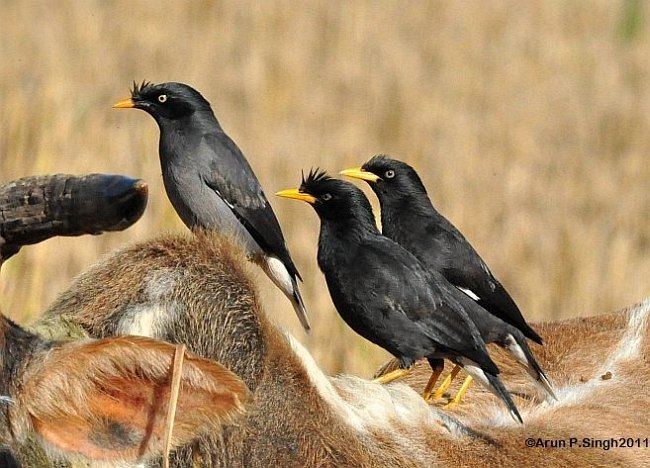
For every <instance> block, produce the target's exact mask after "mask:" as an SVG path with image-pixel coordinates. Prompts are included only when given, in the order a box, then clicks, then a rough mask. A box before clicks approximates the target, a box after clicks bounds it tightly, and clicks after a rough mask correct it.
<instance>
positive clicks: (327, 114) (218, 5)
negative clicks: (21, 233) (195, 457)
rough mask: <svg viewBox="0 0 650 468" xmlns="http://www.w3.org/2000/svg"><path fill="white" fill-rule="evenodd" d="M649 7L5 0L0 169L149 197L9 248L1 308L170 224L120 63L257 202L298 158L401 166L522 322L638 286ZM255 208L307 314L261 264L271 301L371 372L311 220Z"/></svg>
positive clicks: (638, 292) (28, 313) (321, 357)
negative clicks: (258, 189)
mask: <svg viewBox="0 0 650 468" xmlns="http://www.w3.org/2000/svg"><path fill="white" fill-rule="evenodd" d="M647 7H648V5H647V4H646V3H645V2H640V1H635V0H632V1H614V0H603V1H584V2H566V1H561V0H548V1H529V2H519V1H503V2H502V1H498V2H497V1H489V2H482V1H475V2H465V1H463V2H460V1H459V2H451V1H435V2H416V1H412V2H397V1H395V2H392V1H381V2H343V1H331V0H316V1H311V2H304V3H300V4H298V3H296V2H292V1H273V2H270V1H269V2H254V3H244V2H235V1H232V2H209V1H193V2H184V1H176V2H170V1H158V2H145V1H134V0H112V1H101V0H97V1H91V0H83V1H63V0H57V1H55V2H31V1H22V0H21V1H14V0H2V2H1V13H0V57H1V59H2V61H1V64H0V181H2V182H6V181H9V180H11V179H14V178H18V177H22V176H26V175H32V174H46V173H54V172H67V173H86V172H107V173H123V174H128V175H132V176H137V177H142V178H144V179H146V180H147V181H148V182H149V184H150V187H151V200H150V205H149V208H148V211H147V212H146V214H145V216H144V218H143V219H142V221H140V222H139V223H138V224H137V225H136V226H135V227H134V228H132V229H130V230H129V231H127V232H125V233H120V234H109V235H105V236H102V237H97V238H90V237H85V238H79V239H56V240H52V241H49V242H46V243H44V244H42V245H39V246H36V247H30V248H26V249H24V250H23V252H22V253H21V254H20V255H19V256H17V257H16V258H14V259H13V260H11V261H10V262H8V263H7V264H6V266H5V268H4V269H3V272H2V279H1V281H0V305H1V306H2V309H3V310H4V312H5V313H7V314H9V315H10V316H13V317H14V318H16V319H18V320H20V321H23V322H27V321H29V320H33V319H34V318H35V317H37V316H38V313H39V311H41V310H42V309H43V308H44V307H45V306H46V305H47V304H48V303H49V302H50V301H51V300H52V299H53V298H54V297H55V296H56V295H57V294H58V293H59V292H60V291H61V290H62V289H64V288H65V287H66V285H68V284H69V282H70V280H71V278H72V277H73V276H74V275H76V274H78V273H79V272H81V271H82V270H83V269H84V268H86V267H87V266H88V265H90V264H91V263H93V262H94V261H96V260H97V258H98V257H99V256H100V255H102V254H105V253H107V252H109V251H111V250H113V249H115V248H118V247H120V246H122V245H124V244H125V243H128V242H135V241H142V240H145V239H147V238H150V237H152V236H155V235H158V234H160V233H163V232H169V231H180V230H183V229H185V228H184V227H183V226H182V225H181V223H180V222H179V221H178V219H177V218H176V215H175V214H174V212H173V210H172V208H171V206H170V205H169V202H168V201H167V199H166V197H165V195H164V191H163V187H162V181H161V179H160V168H159V162H158V150H157V144H158V129H157V127H156V126H155V123H154V121H153V119H151V118H150V117H148V116H147V115H146V114H144V113H142V112H137V111H128V112H126V111H115V110H112V109H111V104H112V103H113V102H114V101H115V100H117V99H118V98H121V97H124V96H126V95H128V88H129V86H130V83H131V81H132V80H134V79H135V80H142V79H147V80H151V81H154V82H161V81H172V80H174V81H183V82H187V83H189V84H192V85H194V86H195V87H196V88H198V89H199V90H201V91H202V92H203V93H204V95H205V96H206V97H207V98H208V99H209V100H210V101H211V102H212V104H213V107H214V109H215V112H216V114H217V116H218V118H219V119H220V121H221V123H222V125H223V126H224V128H225V129H226V131H227V132H229V134H230V135H231V136H232V137H233V138H234V139H235V141H237V143H238V144H239V146H240V147H241V148H242V150H243V151H244V153H245V154H246V155H247V156H248V159H249V160H250V162H251V164H252V166H253V168H254V169H255V170H256V172H257V174H258V176H259V178H260V180H261V182H262V184H263V186H264V187H265V189H266V192H267V195H269V196H270V197H271V198H273V197H272V194H273V193H274V192H275V191H276V190H279V189H281V188H287V187H294V186H296V184H297V183H298V181H299V177H300V169H303V168H304V169H307V168H309V167H310V166H315V165H317V166H321V167H322V168H325V169H328V170H330V171H332V172H336V171H338V170H340V169H343V168H345V167H348V166H350V165H357V164H359V163H361V162H363V161H365V160H366V159H368V158H369V157H370V156H372V155H373V154H375V153H379V152H384V153H388V154H391V155H393V156H395V157H397V158H400V159H404V160H406V161H408V162H409V163H411V164H413V165H415V166H416V168H417V169H418V170H419V172H420V174H421V175H422V176H423V178H424V181H425V183H426V185H427V187H428V188H429V191H430V194H431V195H432V198H433V199H434V202H435V203H436V205H437V206H438V207H439V208H440V210H441V211H442V212H443V213H445V214H446V215H447V216H448V217H449V218H450V219H451V220H452V221H453V222H454V223H455V224H456V225H457V226H458V227H460V228H461V230H462V231H463V232H464V233H465V234H466V236H467V237H468V238H469V239H470V241H471V242H472V243H473V244H474V245H475V246H476V247H477V249H478V250H479V252H481V253H482V255H483V257H484V258H485V259H486V260H487V262H488V264H489V265H491V267H492V269H493V271H494V272H495V273H496V274H497V276H499V277H500V278H501V279H502V282H503V283H504V284H505V285H506V286H507V288H508V289H509V290H510V291H511V293H512V294H513V296H514V297H515V299H516V300H517V302H518V303H519V304H520V306H521V307H522V310H523V311H524V312H525V315H527V316H528V317H529V318H531V319H533V320H547V319H554V318H560V317H571V316H577V315H586V314H598V313H604V312H609V311H613V310H616V309H618V308H621V307H623V306H626V305H629V304H632V303H634V302H636V301H638V300H640V299H642V298H643V297H644V296H646V295H647V294H648V293H649V292H650V288H649V285H650V280H649V278H650V261H649V260H650V220H649V213H650V209H649V207H650V199H649V183H648V181H649V180H650V163H649V155H650V37H649V34H648V25H647V23H646V17H645V14H646V13H647ZM365 189H366V188H365V187H364V190H365ZM374 202H375V201H374V199H373V203H374ZM272 203H273V205H274V207H275V209H276V212H277V213H278V215H279V217H280V220H281V223H282V226H283V228H284V232H285V235H286V237H287V240H288V243H289V245H290V248H291V250H292V252H293V255H294V259H295V260H296V262H297V264H298V266H299V268H300V269H301V272H302V274H303V276H304V277H305V280H306V282H305V284H304V286H303V290H304V295H305V298H306V302H307V305H308V307H309V310H310V312H311V316H312V320H313V324H314V331H313V333H312V334H311V336H309V337H306V336H305V335H304V334H303V333H302V332H301V331H300V330H299V326H298V322H297V320H296V319H295V317H294V315H293V311H292V309H291V307H290V306H289V304H288V303H287V302H286V301H285V299H284V298H283V296H282V295H281V294H280V293H278V292H277V291H275V290H274V288H273V287H271V285H270V282H269V281H268V280H267V279H266V278H265V277H264V276H263V275H262V274H259V275H258V276H259V278H258V283H259V285H260V290H261V293H262V295H263V302H264V304H265V306H266V309H267V312H268V313H269V315H271V316H272V317H274V318H275V320H276V321H278V322H279V323H281V324H282V325H284V326H286V327H287V328H288V329H290V330H291V331H293V332H294V333H295V334H296V336H298V337H299V338H300V339H301V340H302V341H304V342H305V343H306V344H307V345H308V346H309V348H310V349H311V350H312V352H313V353H314V355H315V357H316V359H317V360H318V362H319V363H320V364H322V365H323V366H324V367H325V368H326V369H327V370H329V371H332V372H340V371H346V372H356V373H360V374H363V375H368V374H370V373H371V372H372V370H373V369H374V368H375V367H376V365H377V364H378V363H380V362H382V361H383V360H384V359H385V356H386V355H385V354H384V352H383V351H381V350H379V349H378V348H376V347H375V346H373V345H371V344H368V343H366V342H365V341H363V340H362V339H360V338H358V337H357V336H356V335H355V334H354V333H353V332H351V331H350V330H348V329H347V327H346V326H345V325H344V324H343V323H342V321H341V320H340V319H339V318H338V316H337V315H336V313H335V311H334V309H333V306H332V304H331V302H330V299H329V296H328V294H327V291H326V287H325V283H324V280H323V278H322V275H321V274H320V272H319V271H318V268H317V266H316V258H315V257H316V244H317V233H318V221H317V217H316V215H315V214H314V213H313V212H312V210H311V209H310V208H309V207H307V206H301V205H300V204H298V203H291V202H285V201H281V200H278V199H276V200H272Z"/></svg>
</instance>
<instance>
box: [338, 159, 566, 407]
mask: <svg viewBox="0 0 650 468" xmlns="http://www.w3.org/2000/svg"><path fill="white" fill-rule="evenodd" d="M341 174H342V175H345V176H348V177H353V178H357V179H362V180H365V181H367V182H368V183H369V184H370V186H371V187H372V190H373V191H374V192H375V194H376V195H377V198H378V199H379V203H380V206H381V223H382V232H383V234H384V235H385V236H387V237H389V238H390V239H392V240H394V241H395V242H397V243H398V244H400V245H401V246H402V247H404V248H406V249H407V250H409V251H410V252H412V253H413V254H414V255H415V256H416V257H417V258H418V259H419V260H420V261H421V262H422V263H423V264H424V265H425V266H426V267H427V268H429V269H430V270H433V271H436V272H439V273H440V274H442V275H443V276H444V277H445V279H446V280H447V281H449V282H450V283H451V284H453V285H454V286H456V287H457V288H458V289H460V290H461V291H463V292H464V293H465V294H466V295H467V296H469V297H470V298H472V299H473V300H474V301H476V303H478V304H479V305H480V306H481V307H482V308H483V309H484V310H486V311H487V312H489V313H490V314H492V317H490V316H489V315H487V316H486V314H485V313H483V311H481V310H475V309H474V310H475V315H476V316H471V314H470V316H471V318H472V319H473V320H474V321H477V320H478V321H482V322H483V326H481V324H479V323H477V325H478V327H479V329H481V331H482V332H484V333H483V339H484V340H485V342H486V343H493V342H494V343H497V344H499V345H500V346H502V347H504V348H506V349H507V350H508V351H509V352H510V354H512V355H513V356H514V357H515V359H516V360H517V361H518V362H519V363H520V364H522V365H523V366H524V367H525V368H526V370H527V372H528V373H529V374H530V375H531V376H532V377H533V378H534V379H535V382H536V383H537V384H539V386H540V387H541V388H542V389H543V390H544V391H545V393H547V394H548V395H549V396H551V397H553V398H555V395H554V393H553V390H552V387H551V385H550V383H549V381H548V378H547V377H546V375H545V374H544V372H543V371H542V369H541V368H540V366H539V364H538V363H537V362H536V361H535V358H534V357H533V355H532V353H531V352H530V349H529V348H528V346H527V344H526V340H525V339H524V337H527V338H529V339H531V340H533V341H535V342H536V343H539V344H542V339H541V337H540V336H539V335H538V334H537V333H536V332H535V331H534V330H533V329H532V328H531V327H530V326H529V325H528V324H527V323H526V320H525V319H524V317H523V316H522V314H521V312H520V310H519V308H518V307H517V305H516V304H515V302H514V300H513V299H512V298H511V297H510V295H509V294H508V292H507V291H506V290H505V288H504V287H503V286H502V285H501V283H500V282H499V281H498V280H497V279H496V278H495V277H494V275H493V274H492V273H491V272H490V269H489V268H488V267H487V265H486V264H485V262H484V261H483V259H481V257H480V256H479V255H478V253H477V252H476V250H474V248H473V247H472V246H471V245H470V243H469V242H467V240H466V239H465V237H464V236H463V235H462V234H461V233H460V231H458V229H456V228H455V227H454V226H453V225H452V224H451V223H450V222H449V221H448V220H447V219H446V218H445V217H444V216H442V215H441V214H440V213H439V212H438V211H437V210H436V209H435V208H434V207H433V205H432V203H431V200H430V199H429V197H428V195H427V191H426V188H425V187H424V185H423V184H422V181H421V180H420V177H419V176H418V174H417V173H416V172H415V170H414V169H413V168H412V167H411V166H409V165H408V164H406V163H404V162H401V161H397V160H395V159H391V158H388V157H386V156H383V155H382V156H375V157H374V158H372V159H370V160H369V161H368V162H367V163H365V164H364V165H363V166H362V167H359V168H352V169H346V170H344V171H341ZM457 372H458V369H455V370H454V372H453V375H452V378H453V376H455V375H456V373H457ZM450 381H451V380H450V379H449V378H448V379H447V380H446V381H445V382H444V383H443V385H442V386H441V388H440V389H439V391H438V392H437V393H436V395H437V396H439V395H440V392H441V391H444V390H445V389H446V386H448V384H449V383H450Z"/></svg>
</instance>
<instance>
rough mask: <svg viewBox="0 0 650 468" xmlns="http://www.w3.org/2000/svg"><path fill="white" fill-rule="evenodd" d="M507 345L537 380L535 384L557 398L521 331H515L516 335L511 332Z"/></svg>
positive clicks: (551, 396)
mask: <svg viewBox="0 0 650 468" xmlns="http://www.w3.org/2000/svg"><path fill="white" fill-rule="evenodd" d="M505 347H506V349H507V350H508V351H509V352H510V354H511V355H512V356H513V357H514V358H515V360H516V361H517V362H518V363H519V364H521V366H522V367H523V368H524V369H526V372H527V373H528V375H530V376H531V377H532V378H533V380H534V381H535V385H537V387H538V388H539V389H540V390H542V392H544V393H545V394H546V395H548V396H549V397H550V398H552V399H554V400H557V396H555V392H554V391H553V386H552V385H551V382H550V380H549V379H548V377H547V376H546V374H545V373H544V370H543V369H542V367H541V366H540V365H539V363H538V362H537V360H536V359H535V356H534V355H533V353H532V351H531V350H530V348H529V347H528V344H527V343H526V339H525V338H524V336H523V335H521V334H520V333H515V336H513V334H509V335H508V337H507V339H506V345H505Z"/></svg>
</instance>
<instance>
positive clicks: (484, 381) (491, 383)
mask: <svg viewBox="0 0 650 468" xmlns="http://www.w3.org/2000/svg"><path fill="white" fill-rule="evenodd" d="M458 364H460V365H461V367H462V368H463V370H464V371H465V372H467V373H468V374H469V375H471V376H472V377H473V378H474V379H475V380H476V381H478V382H479V383H480V384H481V385H483V386H484V387H485V388H486V389H488V390H489V391H490V392H491V393H493V394H495V395H496V396H497V397H498V398H499V399H500V400H501V401H503V403H505V405H506V407H507V408H508V412H509V413H510V416H512V419H514V420H515V421H517V422H519V423H521V424H523V423H524V421H523V419H521V414H519V410H518V409H517V406H516V405H515V403H514V402H513V401H512V398H510V394H509V393H508V390H506V388H505V387H504V386H503V384H502V383H501V380H499V377H497V376H496V375H494V374H490V373H487V372H485V371H483V369H481V368H480V367H478V366H477V365H476V363H474V362H472V361H470V360H469V359H466V358H461V359H460V360H459V361H458Z"/></svg>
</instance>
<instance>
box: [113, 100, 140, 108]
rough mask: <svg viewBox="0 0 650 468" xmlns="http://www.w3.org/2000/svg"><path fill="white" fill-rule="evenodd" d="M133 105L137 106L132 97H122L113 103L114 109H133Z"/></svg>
mask: <svg viewBox="0 0 650 468" xmlns="http://www.w3.org/2000/svg"><path fill="white" fill-rule="evenodd" d="M132 107H135V104H134V103H133V99H131V98H126V99H122V100H121V101H117V102H116V103H115V104H113V108H114V109H131V108H132Z"/></svg>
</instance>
